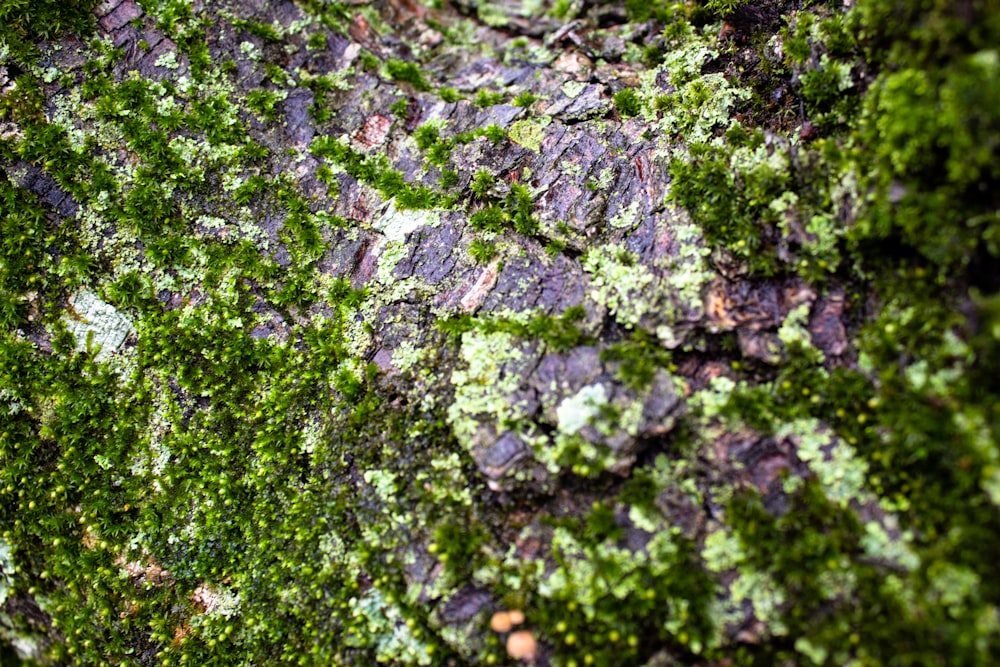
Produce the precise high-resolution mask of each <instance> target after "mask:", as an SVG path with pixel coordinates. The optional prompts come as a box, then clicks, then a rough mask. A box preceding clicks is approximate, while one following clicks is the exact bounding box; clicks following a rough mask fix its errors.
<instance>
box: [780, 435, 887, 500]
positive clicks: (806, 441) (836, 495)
mask: <svg viewBox="0 0 1000 667" xmlns="http://www.w3.org/2000/svg"><path fill="white" fill-rule="evenodd" d="M775 436H776V437H778V438H791V439H792V440H793V441H794V442H795V443H796V445H797V448H796V450H795V454H796V456H798V458H799V460H800V461H802V462H803V463H805V464H806V465H807V466H809V469H810V470H812V471H813V473H815V474H816V477H817V479H818V480H819V482H820V484H821V485H822V486H823V490H824V492H825V493H826V496H827V498H828V499H829V500H830V501H831V502H833V503H835V504H837V505H839V506H841V507H847V506H848V504H850V503H851V502H858V501H861V500H869V499H871V498H870V497H871V494H870V493H869V492H868V491H867V490H866V479H867V476H868V464H867V462H866V461H865V460H864V459H863V458H861V457H859V456H858V455H857V453H856V452H855V450H854V448H853V447H851V446H850V445H848V444H847V443H845V442H843V441H842V440H840V439H839V438H837V437H836V436H835V435H833V433H831V432H830V430H829V429H826V428H824V427H822V426H821V425H820V423H819V421H818V420H817V419H798V420H795V421H791V422H788V423H785V424H781V425H780V426H779V427H778V429H777V431H776V433H775ZM792 480H796V481H795V482H793V481H792ZM801 481H802V480H801V479H800V478H798V477H790V478H789V480H788V481H787V482H786V486H788V487H793V486H795V485H796V484H799V483H801ZM791 490H792V489H791V488H788V489H787V491H789V492H790V491H791Z"/></svg>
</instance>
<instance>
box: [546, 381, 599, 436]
mask: <svg viewBox="0 0 1000 667" xmlns="http://www.w3.org/2000/svg"><path fill="white" fill-rule="evenodd" d="M607 404H608V391H607V389H605V388H604V385H602V384H591V385H587V386H586V387H583V388H582V389H580V391H578V392H577V393H576V394H574V395H573V396H569V397H567V398H564V399H563V401H562V403H560V404H559V407H557V408H556V415H557V417H558V419H559V431H560V432H562V433H564V434H566V435H574V434H575V433H577V432H578V431H579V430H580V429H582V428H583V427H584V426H586V425H587V424H590V423H592V422H594V421H596V420H597V418H598V417H599V416H600V414H601V410H602V409H604V408H605V407H606V406H607Z"/></svg>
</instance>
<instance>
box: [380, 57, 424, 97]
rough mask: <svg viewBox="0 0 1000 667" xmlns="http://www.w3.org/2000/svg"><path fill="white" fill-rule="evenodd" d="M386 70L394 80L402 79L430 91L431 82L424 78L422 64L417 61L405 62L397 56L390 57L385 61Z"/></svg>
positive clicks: (417, 88) (415, 86)
mask: <svg viewBox="0 0 1000 667" xmlns="http://www.w3.org/2000/svg"><path fill="white" fill-rule="evenodd" d="M385 67H386V71H387V72H388V73H389V77H390V78H392V79H393V80H394V81H402V82H404V83H408V84H410V85H411V86H413V87H414V88H415V89H416V90H420V91H428V90H430V89H431V87H430V84H428V83H427V81H426V80H425V79H424V75H423V72H422V71H421V70H420V66H419V65H417V64H416V63H412V62H405V61H402V60H399V59H397V58H389V59H388V60H386V61H385Z"/></svg>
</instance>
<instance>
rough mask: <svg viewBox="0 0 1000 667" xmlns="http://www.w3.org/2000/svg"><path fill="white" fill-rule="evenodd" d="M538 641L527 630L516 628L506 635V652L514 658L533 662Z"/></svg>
mask: <svg viewBox="0 0 1000 667" xmlns="http://www.w3.org/2000/svg"><path fill="white" fill-rule="evenodd" d="M537 650H538V642H536V641H535V636H534V635H533V634H531V632H530V631H529V630H518V631H517V632H512V633H511V634H510V636H509V637H507V654H508V655H509V656H510V657H512V658H514V659H515V660H524V661H526V662H533V661H534V659H535V653H536V651H537Z"/></svg>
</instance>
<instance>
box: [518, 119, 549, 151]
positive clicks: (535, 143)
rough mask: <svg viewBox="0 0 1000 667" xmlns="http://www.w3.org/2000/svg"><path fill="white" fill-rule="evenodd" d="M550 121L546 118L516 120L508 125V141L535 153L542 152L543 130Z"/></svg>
mask: <svg viewBox="0 0 1000 667" xmlns="http://www.w3.org/2000/svg"><path fill="white" fill-rule="evenodd" d="M551 122H552V119H551V118H549V117H548V116H545V117H542V118H531V119H522V120H516V121H514V122H513V123H511V125H510V130H509V136H510V140H511V141H513V142H514V143H516V144H518V145H519V146H524V147H525V148H527V149H529V150H533V151H535V152H536V153H537V152H539V151H541V150H542V139H544V138H545V128H546V127H548V126H549V124H550V123H551Z"/></svg>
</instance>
